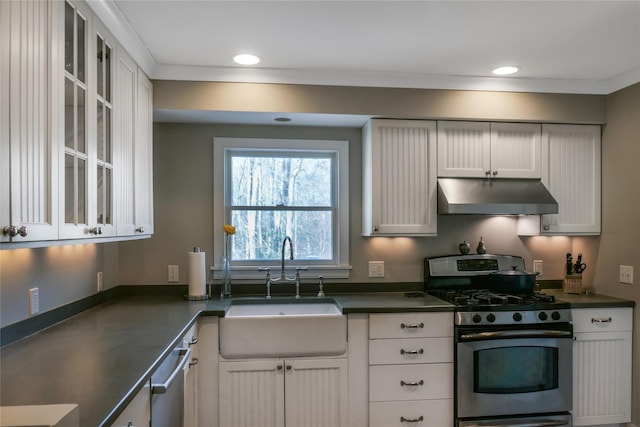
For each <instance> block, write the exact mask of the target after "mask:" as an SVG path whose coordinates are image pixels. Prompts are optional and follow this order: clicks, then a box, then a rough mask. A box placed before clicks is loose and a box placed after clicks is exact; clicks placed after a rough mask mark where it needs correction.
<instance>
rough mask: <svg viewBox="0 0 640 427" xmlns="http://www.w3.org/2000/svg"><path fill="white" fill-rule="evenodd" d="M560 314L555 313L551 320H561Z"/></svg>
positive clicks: (552, 314)
mask: <svg viewBox="0 0 640 427" xmlns="http://www.w3.org/2000/svg"><path fill="white" fill-rule="evenodd" d="M560 317H561V316H560V313H558V312H557V311H554V312H553V313H551V318H552V319H553V320H560Z"/></svg>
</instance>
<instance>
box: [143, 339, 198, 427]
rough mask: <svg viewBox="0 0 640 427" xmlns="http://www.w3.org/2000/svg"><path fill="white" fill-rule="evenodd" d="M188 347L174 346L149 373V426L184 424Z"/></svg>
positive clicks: (189, 351) (159, 426)
mask: <svg viewBox="0 0 640 427" xmlns="http://www.w3.org/2000/svg"><path fill="white" fill-rule="evenodd" d="M190 358H191V349H190V348H175V349H173V351H172V352H171V354H170V355H169V356H167V358H166V359H165V360H164V362H162V364H161V365H160V367H158V369H156V371H155V372H154V374H153V375H151V427H182V426H183V424H184V367H185V364H186V363H187V362H188V361H189V359H190Z"/></svg>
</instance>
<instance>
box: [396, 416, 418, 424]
mask: <svg viewBox="0 0 640 427" xmlns="http://www.w3.org/2000/svg"><path fill="white" fill-rule="evenodd" d="M421 421H424V417H423V416H422V415H420V416H419V417H418V418H405V417H400V422H401V423H419V422H421Z"/></svg>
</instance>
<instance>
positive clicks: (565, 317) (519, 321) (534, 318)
mask: <svg viewBox="0 0 640 427" xmlns="http://www.w3.org/2000/svg"><path fill="white" fill-rule="evenodd" d="M569 322H571V310H570V309H564V308H561V309H549V310H529V311H526V310H525V311H462V312H460V311H458V312H456V325H539V324H547V323H569Z"/></svg>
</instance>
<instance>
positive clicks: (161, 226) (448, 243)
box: [120, 124, 598, 284]
mask: <svg viewBox="0 0 640 427" xmlns="http://www.w3.org/2000/svg"><path fill="white" fill-rule="evenodd" d="M154 134H155V137H154V144H155V145H154V148H155V155H154V173H155V191H154V201H155V221H156V224H155V225H156V227H155V228H156V233H155V235H154V237H153V238H152V239H150V240H142V241H132V242H125V243H121V245H120V279H121V282H122V283H124V284H134V283H135V284H158V283H167V265H169V264H177V265H179V266H180V276H181V281H182V282H185V281H186V279H187V278H186V268H187V252H188V251H190V250H191V249H192V248H193V247H194V246H200V247H201V248H202V250H203V251H205V252H206V254H207V263H208V265H212V264H214V260H213V259H212V258H211V254H212V247H213V240H212V239H213V237H212V234H213V233H212V222H213V219H212V214H211V207H212V206H213V203H214V201H213V194H212V193H213V185H212V163H213V149H212V148H213V137H215V136H227V137H230V136H236V137H267V138H303V139H343V140H344V139H346V140H348V141H349V158H350V165H349V166H350V177H349V178H350V189H349V199H350V206H349V209H350V216H351V218H350V255H351V265H352V267H353V270H352V272H351V275H350V279H349V280H348V281H349V282H352V283H362V282H388V283H394V282H420V281H421V280H422V274H423V271H422V270H423V269H422V259H423V258H424V257H426V256H435V255H444V254H450V253H457V250H458V249H457V248H458V243H460V242H462V241H463V240H467V241H468V242H470V243H471V246H472V248H473V249H475V246H476V244H477V242H478V241H479V239H480V237H484V240H485V242H486V245H487V246H488V249H489V251H490V252H493V253H508V254H515V255H521V256H523V257H525V260H526V265H527V267H528V268H529V269H531V268H532V261H533V259H534V258H535V259H542V260H543V261H545V278H547V279H559V278H561V277H562V271H563V269H562V267H563V260H564V254H565V253H566V252H567V251H568V250H571V249H572V244H573V239H571V238H568V237H554V238H549V237H527V238H519V237H518V236H516V218H514V217H486V216H440V217H438V236H437V237H428V238H401V237H394V238H387V237H375V238H367V237H362V236H361V235H360V232H361V229H362V227H361V224H362V220H361V217H362V203H361V200H362V190H361V188H362V178H361V174H362V161H361V158H362V152H361V130H360V129H349V128H312V127H299V128H296V127H290V126H280V127H279V126H229V125H195V124H156V126H155V128H154ZM585 239H587V240H588V238H585ZM596 239H598V238H597V237H592V238H590V240H596ZM370 260H371V261H385V277H384V278H382V279H370V278H369V277H368V275H367V272H368V261H370ZM586 279H587V280H588V278H586Z"/></svg>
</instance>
